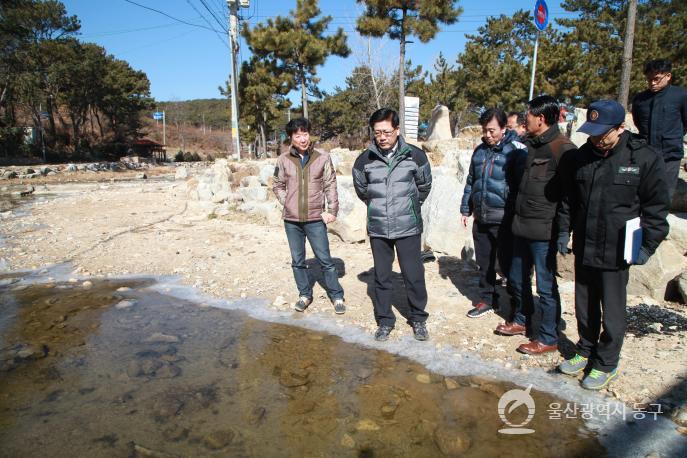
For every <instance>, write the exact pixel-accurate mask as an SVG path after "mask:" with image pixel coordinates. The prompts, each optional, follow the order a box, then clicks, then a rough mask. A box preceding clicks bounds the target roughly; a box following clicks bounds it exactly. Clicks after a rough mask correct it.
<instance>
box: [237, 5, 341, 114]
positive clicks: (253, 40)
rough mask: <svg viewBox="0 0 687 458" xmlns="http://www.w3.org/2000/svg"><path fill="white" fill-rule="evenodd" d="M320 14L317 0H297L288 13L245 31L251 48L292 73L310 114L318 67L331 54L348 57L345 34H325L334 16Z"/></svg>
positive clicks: (281, 68)
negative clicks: (309, 100) (309, 108)
mask: <svg viewBox="0 0 687 458" xmlns="http://www.w3.org/2000/svg"><path fill="white" fill-rule="evenodd" d="M319 15H320V9H319V7H318V2H317V0H298V1H297V4H296V9H295V10H294V11H291V12H290V16H289V17H281V16H277V17H276V18H274V19H268V20H267V24H258V25H257V26H255V27H254V28H253V29H252V30H250V29H249V28H247V27H246V28H244V29H243V31H242V34H243V36H244V38H245V39H246V41H247V42H248V46H249V47H250V49H251V52H252V53H253V54H254V55H256V56H258V57H260V58H262V59H266V60H268V61H270V65H272V66H274V67H275V68H277V69H278V72H279V73H284V74H287V75H291V76H292V78H293V80H294V81H293V86H294V87H299V88H300V89H301V99H302V104H303V116H304V117H306V118H307V117H308V91H310V92H311V93H313V94H315V95H319V94H320V93H319V90H318V88H317V83H318V82H319V79H318V78H317V77H316V75H317V67H319V66H320V65H322V64H324V62H325V61H326V60H327V58H328V57H329V56H331V55H335V56H340V57H347V56H348V55H349V54H350V52H351V51H350V49H349V48H348V46H347V45H346V34H345V33H344V31H343V29H342V28H339V29H338V30H337V32H336V33H335V34H334V35H328V36H327V35H325V31H326V30H327V27H328V26H329V24H330V22H331V20H332V17H331V16H325V17H322V18H319V19H316V18H317V17H318V16H319Z"/></svg>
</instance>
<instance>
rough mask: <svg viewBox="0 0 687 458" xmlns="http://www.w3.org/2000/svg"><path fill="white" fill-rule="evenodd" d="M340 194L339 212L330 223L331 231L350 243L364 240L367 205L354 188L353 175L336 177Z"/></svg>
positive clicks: (365, 235)
mask: <svg viewBox="0 0 687 458" xmlns="http://www.w3.org/2000/svg"><path fill="white" fill-rule="evenodd" d="M336 185H337V186H336V190H337V193H338V195H339V214H338V216H337V219H336V221H335V222H333V223H331V224H330V225H329V232H331V233H332V234H335V235H337V236H339V238H340V239H341V240H343V241H344V242H348V243H356V242H362V241H364V240H365V238H366V237H367V207H365V204H364V203H362V202H361V201H360V199H358V196H357V195H356V194H355V190H354V189H353V177H350V176H339V177H337V178H336Z"/></svg>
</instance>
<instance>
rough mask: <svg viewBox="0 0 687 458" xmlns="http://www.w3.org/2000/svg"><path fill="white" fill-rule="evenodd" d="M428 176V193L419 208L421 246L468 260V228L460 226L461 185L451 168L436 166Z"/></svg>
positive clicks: (469, 229)
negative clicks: (429, 184) (429, 182)
mask: <svg viewBox="0 0 687 458" xmlns="http://www.w3.org/2000/svg"><path fill="white" fill-rule="evenodd" d="M432 175H433V182H432V191H431V192H430V193H429V196H428V197H427V200H426V201H425V202H424V204H423V205H422V220H423V223H424V227H425V230H424V233H423V244H424V246H425V248H427V249H431V250H432V251H438V252H441V253H445V254H447V255H450V256H456V257H461V258H463V259H466V260H469V259H472V257H473V253H474V248H473V242H472V227H471V226H470V225H469V226H468V227H467V228H464V227H462V226H461V224H460V201H461V198H462V197H463V187H464V186H465V182H464V180H459V179H458V176H457V175H456V173H455V169H449V168H444V167H436V168H434V170H433V171H432ZM470 224H472V223H470Z"/></svg>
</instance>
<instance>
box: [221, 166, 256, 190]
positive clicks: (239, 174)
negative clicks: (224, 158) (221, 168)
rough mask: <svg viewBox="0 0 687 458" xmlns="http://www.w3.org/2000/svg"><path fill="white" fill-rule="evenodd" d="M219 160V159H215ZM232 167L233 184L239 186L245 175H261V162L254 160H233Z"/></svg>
mask: <svg viewBox="0 0 687 458" xmlns="http://www.w3.org/2000/svg"><path fill="white" fill-rule="evenodd" d="M215 162H217V161H215ZM230 167H231V184H233V185H234V186H238V185H239V184H240V183H241V180H242V179H243V178H244V177H247V176H250V175H254V176H256V177H257V176H258V175H260V164H256V163H253V162H238V163H237V162H232V163H231V164H230Z"/></svg>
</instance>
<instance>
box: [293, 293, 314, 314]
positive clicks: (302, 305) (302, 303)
mask: <svg viewBox="0 0 687 458" xmlns="http://www.w3.org/2000/svg"><path fill="white" fill-rule="evenodd" d="M310 304H312V299H311V298H309V297H305V296H301V297H299V298H298V301H297V302H296V303H295V304H294V305H293V308H294V310H296V311H297V312H304V311H305V309H307V308H308V306H309V305H310Z"/></svg>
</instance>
